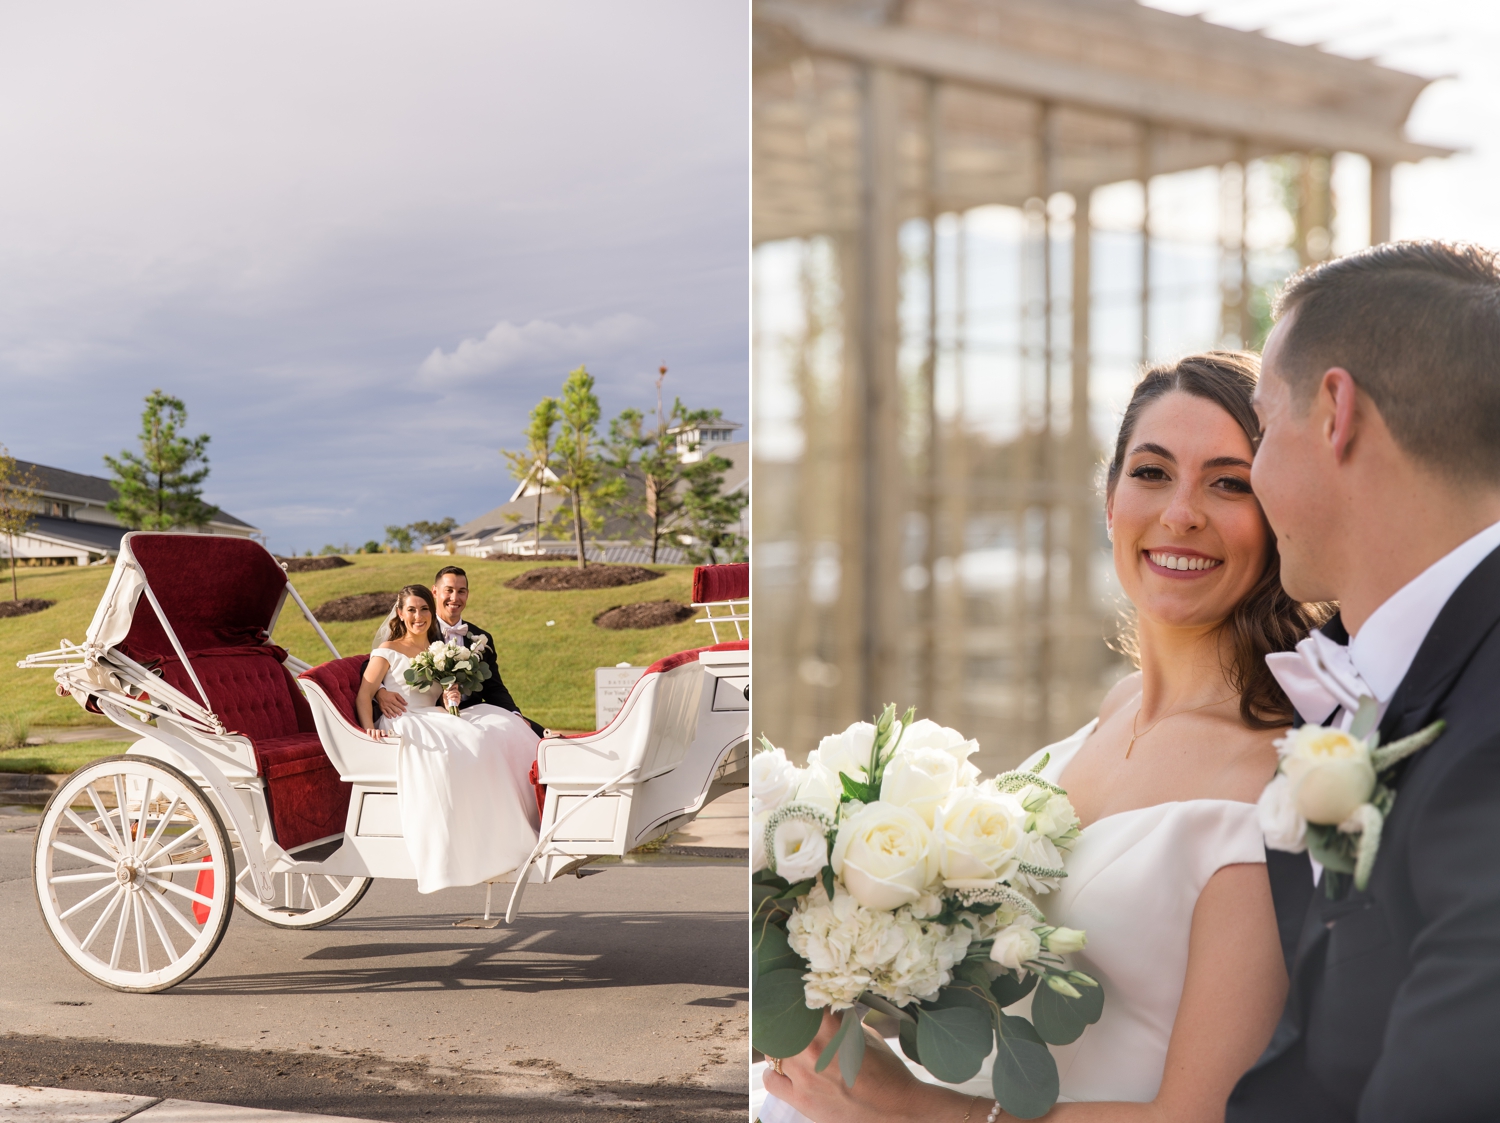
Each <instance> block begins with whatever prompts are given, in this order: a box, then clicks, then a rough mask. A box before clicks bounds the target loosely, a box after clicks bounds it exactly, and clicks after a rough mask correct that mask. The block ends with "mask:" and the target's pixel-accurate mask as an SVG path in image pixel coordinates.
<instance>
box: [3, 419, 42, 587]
mask: <svg viewBox="0 0 1500 1123" xmlns="http://www.w3.org/2000/svg"><path fill="white" fill-rule="evenodd" d="M40 487H41V481H40V480H38V479H37V477H36V472H35V471H34V470H32V469H30V468H28V469H27V470H26V471H24V472H22V471H21V470H20V468H19V466H18V465H17V464H16V460H15V457H13V456H11V455H10V453H9V452H7V451H6V449H5V447H4V446H3V445H0V534H4V535H5V539H6V545H7V547H8V549H9V552H10V599H11V600H13V601H18V600H20V599H21V594H20V593H19V592H17V591H16V535H18V534H25V533H26V532H27V531H28V530H29V529H31V517H32V516H33V515H34V514H36V510H37V490H38V489H39V488H40Z"/></svg>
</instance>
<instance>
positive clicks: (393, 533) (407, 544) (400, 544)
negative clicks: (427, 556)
mask: <svg viewBox="0 0 1500 1123" xmlns="http://www.w3.org/2000/svg"><path fill="white" fill-rule="evenodd" d="M413 539H414V536H413V534H412V532H411V527H409V526H388V527H386V528H385V542H386V545H387V546H390V547H391V548H392V549H394V550H395V551H396V553H398V554H409V553H411V552H412V547H413V546H414V545H415V543H414V540H413Z"/></svg>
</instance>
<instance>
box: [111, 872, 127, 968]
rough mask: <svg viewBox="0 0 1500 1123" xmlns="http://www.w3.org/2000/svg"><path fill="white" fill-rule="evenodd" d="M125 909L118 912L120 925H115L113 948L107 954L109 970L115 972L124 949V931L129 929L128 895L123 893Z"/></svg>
mask: <svg viewBox="0 0 1500 1123" xmlns="http://www.w3.org/2000/svg"><path fill="white" fill-rule="evenodd" d="M125 896H126V898H127V899H126V901H125V907H124V908H122V909H121V910H120V923H118V924H116V925H115V946H114V948H113V949H111V951H110V953H109V968H110V970H111V971H117V970H119V968H120V952H121V951H123V950H124V949H125V929H127V928H129V927H130V901H129V897H130V893H129V891H128V890H127V891H126V893H125Z"/></svg>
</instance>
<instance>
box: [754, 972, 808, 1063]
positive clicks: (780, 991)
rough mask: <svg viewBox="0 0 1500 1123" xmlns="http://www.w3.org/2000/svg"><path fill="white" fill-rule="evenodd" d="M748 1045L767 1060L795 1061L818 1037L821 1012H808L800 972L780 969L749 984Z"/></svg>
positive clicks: (760, 976) (759, 976) (758, 977)
mask: <svg viewBox="0 0 1500 1123" xmlns="http://www.w3.org/2000/svg"><path fill="white" fill-rule="evenodd" d="M750 997H751V1007H750V1043H751V1044H752V1045H754V1046H755V1048H757V1049H759V1050H760V1051H761V1052H762V1053H764V1054H765V1055H766V1056H768V1057H795V1056H796V1055H797V1054H798V1053H800V1052H802V1050H803V1049H806V1048H807V1047H808V1046H809V1045H811V1044H812V1039H813V1038H814V1037H816V1036H817V1035H818V1027H819V1026H821V1025H822V1024H823V1011H821V1010H812V1009H809V1008H808V1005H807V998H806V994H805V992H804V990H803V984H802V972H801V971H799V970H798V969H796V968H795V967H783V968H780V969H778V970H775V971H768V972H767V973H766V974H764V975H758V976H757V977H756V979H755V981H754V983H753V984H752V991H751V995H750Z"/></svg>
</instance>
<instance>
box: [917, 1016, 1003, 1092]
mask: <svg viewBox="0 0 1500 1123" xmlns="http://www.w3.org/2000/svg"><path fill="white" fill-rule="evenodd" d="M991 1027H992V1023H991V1021H990V1019H989V1017H988V1016H987V1015H986V1014H984V1013H982V1012H980V1011H979V1010H976V1009H974V1008H973V1007H971V1006H953V1007H949V1008H947V1009H940V1010H923V1011H922V1013H921V1014H920V1015H918V1017H917V1050H918V1052H920V1053H921V1054H922V1066H923V1067H924V1068H926V1069H927V1071H928V1072H930V1073H932V1075H934V1076H936V1077H937V1078H938V1079H939V1080H942V1081H944V1082H946V1083H948V1084H962V1083H963V1082H964V1081H965V1080H970V1079H973V1077H974V1075H975V1074H976V1073H977V1072H978V1071H979V1066H980V1065H982V1064H983V1063H984V1058H985V1057H987V1056H989V1055H990V1049H991V1047H992V1046H993V1044H994V1040H995V1033H994V1030H993V1029H992V1028H991Z"/></svg>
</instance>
